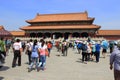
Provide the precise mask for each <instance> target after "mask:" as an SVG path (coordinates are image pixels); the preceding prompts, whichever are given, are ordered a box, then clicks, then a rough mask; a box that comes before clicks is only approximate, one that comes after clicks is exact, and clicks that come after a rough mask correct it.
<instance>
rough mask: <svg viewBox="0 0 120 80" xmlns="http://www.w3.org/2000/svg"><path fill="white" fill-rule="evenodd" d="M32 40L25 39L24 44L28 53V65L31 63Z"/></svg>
mask: <svg viewBox="0 0 120 80" xmlns="http://www.w3.org/2000/svg"><path fill="white" fill-rule="evenodd" d="M32 41H33V40H32V39H30V40H29V41H27V44H26V54H27V55H28V61H29V65H30V64H31V53H32V46H33V42H32Z"/></svg>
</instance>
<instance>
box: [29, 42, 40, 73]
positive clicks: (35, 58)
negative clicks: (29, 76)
mask: <svg viewBox="0 0 120 80" xmlns="http://www.w3.org/2000/svg"><path fill="white" fill-rule="evenodd" d="M31 51H32V53H31V61H32V62H31V64H30V66H29V68H28V72H30V71H32V68H33V66H34V65H35V68H36V69H37V70H38V63H39V53H38V45H37V40H34V43H33V46H32V50H31Z"/></svg>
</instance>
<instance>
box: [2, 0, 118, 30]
mask: <svg viewBox="0 0 120 80" xmlns="http://www.w3.org/2000/svg"><path fill="white" fill-rule="evenodd" d="M0 3H1V4H0V25H3V26H4V28H5V29H6V30H11V31H12V30H19V28H20V27H23V26H27V25H29V24H28V23H26V22H25V20H29V19H33V18H34V17H35V16H36V14H37V13H39V14H54V13H75V12H84V11H87V12H88V15H89V17H94V18H95V21H94V24H96V25H100V26H101V29H107V30H109V29H114V30H116V29H119V30H120V0H1V1H0Z"/></svg>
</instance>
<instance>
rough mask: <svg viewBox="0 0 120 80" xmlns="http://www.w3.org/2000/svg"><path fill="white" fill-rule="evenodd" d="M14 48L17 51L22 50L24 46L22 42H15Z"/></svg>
mask: <svg viewBox="0 0 120 80" xmlns="http://www.w3.org/2000/svg"><path fill="white" fill-rule="evenodd" d="M13 48H14V49H15V50H20V48H22V44H21V42H19V43H18V42H15V43H14V44H13Z"/></svg>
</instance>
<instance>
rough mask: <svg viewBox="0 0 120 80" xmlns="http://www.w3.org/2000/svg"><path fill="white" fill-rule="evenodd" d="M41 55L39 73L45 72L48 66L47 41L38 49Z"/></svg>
mask: <svg viewBox="0 0 120 80" xmlns="http://www.w3.org/2000/svg"><path fill="white" fill-rule="evenodd" d="M38 51H39V55H40V61H39V65H38V71H39V70H40V69H41V70H45V64H46V56H47V55H46V51H47V52H48V49H47V45H46V44H45V41H42V44H41V48H40V47H39V49H38Z"/></svg>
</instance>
